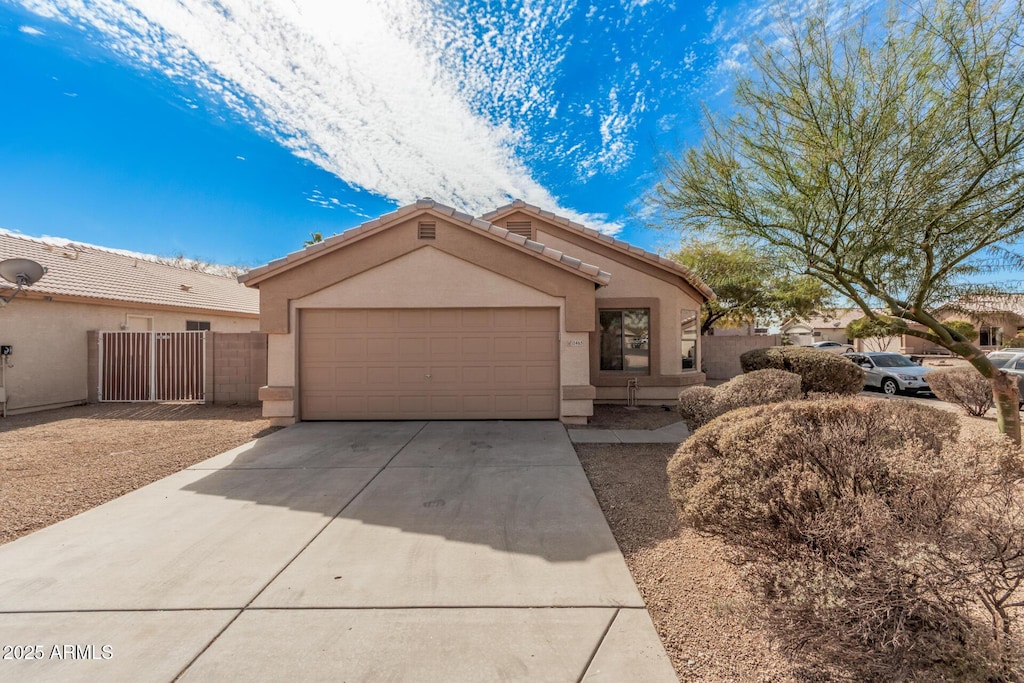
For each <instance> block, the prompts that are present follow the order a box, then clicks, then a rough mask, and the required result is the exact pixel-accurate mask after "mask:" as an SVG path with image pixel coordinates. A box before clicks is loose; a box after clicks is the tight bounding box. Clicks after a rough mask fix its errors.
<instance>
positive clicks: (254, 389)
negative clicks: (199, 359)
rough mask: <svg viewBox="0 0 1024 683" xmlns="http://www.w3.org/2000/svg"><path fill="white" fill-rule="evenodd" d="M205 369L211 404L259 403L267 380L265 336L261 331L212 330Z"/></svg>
mask: <svg viewBox="0 0 1024 683" xmlns="http://www.w3.org/2000/svg"><path fill="white" fill-rule="evenodd" d="M209 336H210V337H212V346H213V353H212V354H210V355H209V356H207V358H208V359H212V362H211V363H210V367H209V368H208V369H207V373H208V375H207V376H208V377H212V380H213V381H212V388H213V391H212V392H211V393H210V394H208V396H209V395H212V401H208V402H212V403H259V390H260V387H261V386H264V385H266V383H267V335H266V334H264V333H262V332H213V333H211V334H210V335H209Z"/></svg>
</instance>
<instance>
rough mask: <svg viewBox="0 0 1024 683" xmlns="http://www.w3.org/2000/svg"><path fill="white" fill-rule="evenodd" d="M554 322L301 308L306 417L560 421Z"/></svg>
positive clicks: (490, 314)
mask: <svg viewBox="0 0 1024 683" xmlns="http://www.w3.org/2000/svg"><path fill="white" fill-rule="evenodd" d="M310 321H312V322H310ZM558 321H559V316H558V310H557V309H524V308H507V309H506V308H501V309H499V308H491V309H427V310H413V309H380V310H348V309H340V310H337V311H325V310H316V309H314V310H303V311H302V313H301V316H300V320H299V334H300V339H299V349H300V358H299V362H300V373H299V376H300V382H301V386H300V401H301V411H302V417H303V419H307V420H308V419H333V420H338V419H354V420H358V419H494V418H506V419H515V418H523V419H550V418H555V417H557V416H558V400H557V399H558V386H559V382H558V352H559V346H558Z"/></svg>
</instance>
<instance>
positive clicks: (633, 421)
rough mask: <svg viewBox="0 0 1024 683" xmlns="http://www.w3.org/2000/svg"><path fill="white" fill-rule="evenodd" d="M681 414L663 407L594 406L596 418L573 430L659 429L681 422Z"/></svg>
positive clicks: (673, 409)
mask: <svg viewBox="0 0 1024 683" xmlns="http://www.w3.org/2000/svg"><path fill="white" fill-rule="evenodd" d="M679 419H680V418H679V413H678V412H676V410H675V408H674V407H673V408H672V409H671V410H666V409H665V408H662V407H661V406H637V407H636V408H633V409H630V408H627V407H626V406H606V405H597V406H594V416H593V417H591V418H590V422H589V423H588V424H586V425H571V428H572V429H659V428H661V427H667V426H668V425H670V424H673V423H674V422H679Z"/></svg>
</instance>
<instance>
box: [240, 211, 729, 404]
mask: <svg viewBox="0 0 1024 683" xmlns="http://www.w3.org/2000/svg"><path fill="white" fill-rule="evenodd" d="M239 280H240V281H242V282H244V283H245V284H246V285H248V286H250V287H254V288H257V289H259V295H260V329H261V330H262V331H264V332H266V333H268V335H269V337H268V358H269V360H268V370H267V373H268V380H267V382H268V386H266V387H265V388H264V389H263V390H261V392H260V398H261V399H262V400H263V407H264V415H265V416H267V417H270V418H273V419H274V420H275V421H276V422H278V423H290V422H294V421H296V420H346V419H348V420H365V419H516V418H532V419H555V418H558V419H561V420H563V421H565V422H569V423H580V422H585V421H586V419H587V417H588V416H589V415H592V414H593V405H594V402H595V401H598V402H601V401H606V402H625V401H626V400H627V396H628V392H629V391H630V389H629V387H628V385H629V384H631V382H630V380H634V382H633V383H634V384H635V385H636V388H635V390H633V391H634V392H635V397H636V399H637V400H638V401H639V402H640V403H666V402H672V401H674V400H675V399H676V396H677V394H678V393H679V390H680V387H682V386H686V385H690V384H698V383H702V382H703V381H704V375H703V373H701V372H700V367H701V366H700V341H699V339H698V337H697V331H698V327H697V325H698V320H699V309H700V306H701V303H703V302H704V301H705V300H707V299H708V298H709V297H713V296H714V294H713V293H712V292H711V290H710V289H709V288H708V287H707V286H706V285H704V284H703V283H702V282H701V281H700V280H699V279H698V278H697V277H696V276H694V275H693V274H692V273H691V272H690V271H688V270H687V269H686V268H684V267H682V266H680V265H678V264H676V263H674V262H672V261H669V260H666V259H664V258H661V257H659V256H657V255H655V254H652V253H649V252H646V251H644V250H643V249H639V248H637V247H634V246H631V245H629V244H626V243H625V242H622V241H619V240H615V239H613V238H611V237H608V236H606V235H602V234H600V233H598V232H597V231H595V230H592V229H589V228H586V227H584V226H582V225H579V224H577V223H574V222H572V221H569V220H568V219H566V218H562V217H560V216H556V215H554V214H552V213H550V212H547V211H542V210H541V209H539V208H538V207H535V206H531V205H529V204H526V203H524V202H521V201H516V202H513V203H512V204H509V205H507V206H504V207H502V208H500V209H497V210H496V211H493V212H491V213H489V214H487V215H485V216H484V217H483V218H475V217H473V216H470V215H468V214H465V213H461V212H458V211H456V210H455V209H453V208H451V207H448V206H444V205H441V204H438V203H436V202H434V201H432V200H429V199H424V200H420V201H418V202H416V204H413V205H410V206H406V207H403V208H400V209H398V210H397V211H395V212H393V213H389V214H387V215H384V216H381V217H380V218H378V219H376V220H372V221H369V222H368V223H364V224H363V225H361V226H359V227H357V228H354V229H352V230H349V231H347V232H345V233H342V234H340V235H337V236H335V237H331V238H329V239H327V240H325V241H323V242H322V243H319V244H315V245H312V246H309V247H307V248H305V249H303V250H301V251H297V252H295V253H292V254H289V255H288V256H287V257H286V258H282V259H279V260H277V261H273V262H271V263H269V264H267V265H265V266H262V267H260V268H256V269H255V270H252V271H250V272H249V273H247V274H245V275H243V276H241V277H240V278H239Z"/></svg>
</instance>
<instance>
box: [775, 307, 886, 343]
mask: <svg viewBox="0 0 1024 683" xmlns="http://www.w3.org/2000/svg"><path fill="white" fill-rule="evenodd" d="M863 317H864V311H862V310H860V309H859V308H836V309H832V310H829V311H824V312H822V313H821V314H820V315H815V316H811V317H809V318H791V319H789V320H787V321H786V322H784V323H782V326H781V327H780V332H781V333H782V334H783V335H784V336H785V337H787V338H788V339H789V342H790V343H791V344H795V345H797V346H810V345H811V344H815V343H817V342H823V341H834V342H839V343H840V344H854V346H855V347H856V348H857V349H858V350H861V345H860V344H856V343H854V340H851V339H849V338H848V337H847V336H846V326H847V325H849V324H850V323H851V322H853V321H854V320H857V319H858V318H863ZM858 341H860V340H858ZM892 350H897V349H892Z"/></svg>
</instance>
